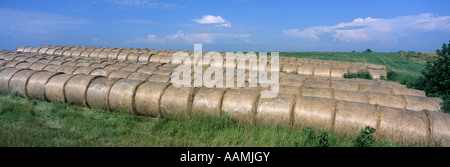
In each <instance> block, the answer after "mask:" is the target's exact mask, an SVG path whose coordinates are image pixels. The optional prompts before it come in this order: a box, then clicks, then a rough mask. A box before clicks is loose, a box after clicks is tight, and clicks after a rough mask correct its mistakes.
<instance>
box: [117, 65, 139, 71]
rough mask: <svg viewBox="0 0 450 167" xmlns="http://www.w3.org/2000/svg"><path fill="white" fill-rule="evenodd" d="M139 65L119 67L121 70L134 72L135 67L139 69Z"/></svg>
mask: <svg viewBox="0 0 450 167" xmlns="http://www.w3.org/2000/svg"><path fill="white" fill-rule="evenodd" d="M139 68H140V67H133V66H131V67H130V66H126V67H122V68H120V70H121V71H130V72H136V70H137V69H139Z"/></svg>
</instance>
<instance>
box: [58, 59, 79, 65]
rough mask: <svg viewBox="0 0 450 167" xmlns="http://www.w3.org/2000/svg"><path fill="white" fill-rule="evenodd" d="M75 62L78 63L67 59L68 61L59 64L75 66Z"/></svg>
mask: <svg viewBox="0 0 450 167" xmlns="http://www.w3.org/2000/svg"><path fill="white" fill-rule="evenodd" d="M77 64H78V62H76V61H71V60H69V61H66V62H64V63H62V64H61V65H64V66H77Z"/></svg>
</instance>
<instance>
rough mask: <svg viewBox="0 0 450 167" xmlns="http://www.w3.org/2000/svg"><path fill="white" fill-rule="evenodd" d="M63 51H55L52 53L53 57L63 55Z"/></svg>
mask: <svg viewBox="0 0 450 167" xmlns="http://www.w3.org/2000/svg"><path fill="white" fill-rule="evenodd" d="M65 51H66V50H65V49H56V50H55V52H54V53H53V55H61V56H62V55H63V53H64V52H65Z"/></svg>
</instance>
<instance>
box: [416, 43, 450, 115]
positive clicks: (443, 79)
mask: <svg viewBox="0 0 450 167" xmlns="http://www.w3.org/2000/svg"><path fill="white" fill-rule="evenodd" d="M436 53H437V55H438V59H437V60H434V61H428V62H427V66H426V67H425V69H424V71H423V72H422V74H423V76H424V77H422V78H420V79H419V80H417V82H416V87H417V88H421V89H423V90H424V91H425V92H426V93H427V96H432V97H441V98H442V99H443V100H444V101H445V102H444V108H443V111H445V112H450V106H449V104H450V98H449V97H450V41H449V44H445V43H444V44H443V45H442V50H439V49H438V50H436Z"/></svg>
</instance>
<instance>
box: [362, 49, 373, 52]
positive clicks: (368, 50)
mask: <svg viewBox="0 0 450 167" xmlns="http://www.w3.org/2000/svg"><path fill="white" fill-rule="evenodd" d="M364 53H372V50H371V49H366V50H365V51H364Z"/></svg>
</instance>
